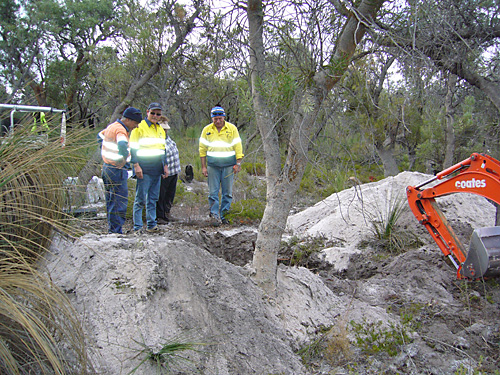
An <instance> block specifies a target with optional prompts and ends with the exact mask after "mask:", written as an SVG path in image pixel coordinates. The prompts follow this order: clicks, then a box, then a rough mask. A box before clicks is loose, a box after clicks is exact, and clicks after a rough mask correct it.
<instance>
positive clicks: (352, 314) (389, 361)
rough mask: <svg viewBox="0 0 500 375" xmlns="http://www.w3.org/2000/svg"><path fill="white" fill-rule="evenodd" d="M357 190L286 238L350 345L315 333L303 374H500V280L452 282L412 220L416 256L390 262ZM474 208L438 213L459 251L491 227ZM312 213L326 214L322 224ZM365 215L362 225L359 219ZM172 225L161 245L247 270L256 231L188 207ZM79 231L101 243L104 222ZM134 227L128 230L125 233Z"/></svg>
mask: <svg viewBox="0 0 500 375" xmlns="http://www.w3.org/2000/svg"><path fill="white" fill-rule="evenodd" d="M403 177H405V178H408V176H403ZM403 177H400V179H402V180H401V181H400V180H396V179H394V181H392V180H391V181H386V182H379V183H378V184H376V183H374V184H373V185H370V186H373V191H375V192H376V194H379V195H380V194H383V192H384V191H389V190H390V189H393V188H394V183H395V182H396V183H398V184H401V185H402V186H404V185H405V184H406V183H408V182H407V181H406V180H405V179H404V178H403ZM413 177H414V176H411V178H413ZM417 177H418V178H417ZM417 177H415V178H417V180H418V179H423V178H426V176H423V175H422V176H420V175H418V176H417ZM387 186H390V187H391V188H390V189H388V188H387ZM358 188H359V187H358ZM356 189H357V188H356V187H354V188H352V189H349V191H345V192H343V194H345V195H341V194H339V195H338V196H337V197H334V198H335V199H334V200H335V201H338V202H347V203H346V204H349V208H345V207H344V208H342V207H341V206H340V205H338V206H337V205H335V204H333V203H331V202H330V203H328V202H326V203H325V202H320V203H321V204H320V203H319V204H317V205H315V206H314V207H311V208H310V209H306V210H304V211H302V212H299V213H296V214H294V215H292V217H291V218H290V220H289V227H288V228H287V232H286V233H285V237H284V240H285V241H288V245H286V244H285V243H284V245H283V248H282V251H281V252H280V255H279V259H280V263H281V264H282V265H283V266H285V267H290V266H294V267H299V268H300V267H305V268H308V269H309V270H311V271H312V272H313V273H314V274H316V275H318V276H320V278H321V280H322V281H323V283H324V284H325V285H326V286H327V287H328V288H329V289H330V290H331V291H332V292H333V294H334V295H335V296H338V297H339V298H341V299H342V301H345V303H346V304H347V305H348V306H351V307H349V308H346V309H345V311H344V313H342V314H341V315H342V316H339V320H338V321H342V322H344V324H343V327H341V328H342V329H343V330H344V331H345V332H346V333H345V336H346V337H347V338H348V342H349V343H348V344H345V342H343V341H341V340H339V339H338V337H337V339H333V338H332V332H333V328H335V326H334V327H330V328H326V327H325V328H324V329H321V328H319V327H317V328H316V333H315V334H313V335H312V336H311V338H310V340H309V343H310V344H309V345H307V346H302V347H301V348H295V350H296V352H297V353H298V355H301V358H302V361H303V363H305V364H306V368H307V369H308V370H307V371H308V372H307V373H308V374H402V373H405V374H498V373H499V372H498V371H499V369H500V280H499V279H497V278H491V279H488V280H482V281H465V280H457V277H456V271H455V269H454V267H453V266H452V265H451V264H450V263H449V261H447V260H446V258H444V257H443V256H442V253H441V251H440V250H439V249H438V248H437V245H436V244H435V243H433V242H432V240H431V239H430V236H429V235H428V234H427V233H426V232H425V231H424V230H422V228H419V225H418V223H417V222H416V220H415V219H414V218H413V217H412V215H411V214H408V213H406V215H403V216H402V220H401V222H400V223H399V226H400V228H401V229H402V230H406V231H411V232H412V233H413V232H414V233H415V234H416V235H417V236H418V237H420V239H421V240H422V242H421V244H420V246H418V247H415V248H410V249H407V250H406V251H401V252H391V251H387V250H384V248H383V247H381V246H379V244H377V242H376V241H374V240H367V238H368V237H369V236H368V235H367V231H366V228H365V227H367V224H366V220H365V219H360V218H356V215H357V214H358V213H359V212H358V211H356V210H353V208H352V197H353V196H355V195H359V191H356ZM384 189H387V190H384ZM363 194H364V195H363V197H364V207H365V208H366V207H368V206H370V204H371V205H372V207H373V205H374V203H373V202H374V201H376V200H377V198H376V196H377V195H376V194H375V193H374V195H373V197H372V196H371V195H370V194H371V190H370V188H369V187H366V189H365V190H363ZM378 199H380V198H378ZM478 202H479V201H477V200H476V199H475V198H473V199H470V200H468V198H463V199H462V198H460V199H454V198H451V199H449V200H448V201H446V202H445V204H444V210H443V211H444V212H445V213H448V214H450V215H452V217H453V219H452V220H451V221H452V224H453V225H454V227H455V229H456V228H458V231H459V233H460V236H461V237H463V239H464V242H466V241H467V238H468V237H469V236H470V233H472V230H473V229H474V228H475V227H476V226H477V225H478V224H483V225H484V224H487V225H488V224H489V223H490V221H489V220H490V219H487V218H485V219H484V220H482V219H481V218H480V217H481V216H482V215H483V216H485V217H487V216H491V213H492V212H494V211H492V210H493V209H492V208H491V209H490V208H489V207H488V204H489V203H484V202H482V201H481V202H479V203H478ZM339 207H340V210H339ZM187 210H189V212H188V211H187ZM318 210H324V211H322V214H321V215H318ZM338 211H342V214H341V216H342V220H340V219H332V218H331V216H334V215H335V212H338ZM325 212H328V213H330V214H331V216H328V215H329V214H327V213H325ZM362 215H363V217H364V218H366V215H365V213H363V214H362ZM469 215H470V216H471V217H476V219H473V218H469ZM172 217H173V218H174V220H173V221H172V222H171V223H169V224H168V225H165V226H161V228H162V229H163V233H162V236H163V237H165V238H167V239H171V240H183V241H186V242H188V243H192V244H194V245H196V246H198V247H200V248H202V249H204V250H207V251H208V252H210V253H212V254H213V255H216V256H217V257H219V258H223V259H225V260H226V261H228V262H230V263H232V264H234V265H237V266H240V267H244V266H245V265H247V266H248V265H249V264H251V259H252V255H253V250H254V246H255V240H256V237H257V228H256V227H251V226H244V227H242V226H237V225H225V226H220V227H212V226H210V224H209V221H208V216H207V213H206V212H205V208H204V207H199V208H198V211H197V213H196V214H193V207H190V208H189V209H188V208H185V207H182V206H174V208H173V210H172ZM329 217H330V219H328V218H329ZM477 217H479V219H478V218H477ZM318 218H319V219H318ZM326 220H330V221H329V222H328V227H329V228H335V230H334V229H330V231H327V230H326V229H325V227H322V226H321V225H323V224H322V221H326ZM335 220H337V221H335ZM474 220H477V222H474ZM84 223H85V228H86V230H88V231H89V232H93V233H96V234H99V235H104V234H106V221H105V218H104V217H102V216H101V218H100V219H96V218H92V219H85V220H84ZM130 227H131V223H130V222H127V224H126V229H128V228H130ZM360 228H361V229H360ZM315 230H316V232H315ZM456 230H457V229H456ZM315 237H316V238H317V237H321V238H322V241H323V242H322V244H320V245H318V243H317V242H316V243H315V246H317V247H318V248H317V249H316V250H317V251H311V252H310V253H307V254H306V255H304V254H303V253H304V252H303V251H302V252H301V254H302V255H301V256H300V257H299V258H297V254H298V252H299V249H301V248H300V246H302V249H303V248H304V246H305V244H307V243H309V245H310V243H311V241H312V239H314V238H315ZM291 238H295V240H296V239H297V238H298V241H299V243H301V244H302V245H292V244H291V243H292V241H291ZM344 250H345V251H346V254H347V255H346V256H345V258H346V259H347V261H346V262H345V266H342V267H341V266H339V264H340V263H341V262H340V260H339V258H337V259H335V260H334V261H332V259H331V253H332V252H333V253H334V254H337V256H338V254H340V253H341V252H342V251H344ZM343 259H344V258H343ZM349 301H350V302H349ZM360 304H365V305H369V306H371V307H372V308H375V309H379V310H380V311H383V314H381V315H380V316H384V314H386V315H387V316H388V317H389V319H388V320H387V321H382V320H373V319H370V318H371V317H370V316H363V313H362V312H361V309H357V306H361V305H360ZM380 316H377V318H380ZM340 318H342V319H340ZM351 322H354V323H351ZM336 327H337V328H338V325H337V326H336ZM286 373H290V374H293V373H294V372H286Z"/></svg>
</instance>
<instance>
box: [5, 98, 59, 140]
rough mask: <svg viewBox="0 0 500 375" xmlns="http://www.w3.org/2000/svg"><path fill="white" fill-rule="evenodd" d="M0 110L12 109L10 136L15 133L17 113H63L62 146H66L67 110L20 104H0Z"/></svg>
mask: <svg viewBox="0 0 500 375" xmlns="http://www.w3.org/2000/svg"><path fill="white" fill-rule="evenodd" d="M0 109H10V110H11V111H10V127H9V136H11V135H12V133H13V132H14V114H15V113H16V112H49V113H61V116H62V119H61V138H60V140H61V145H62V146H63V147H64V146H65V145H66V109H57V108H52V107H38V106H34V105H19V104H0Z"/></svg>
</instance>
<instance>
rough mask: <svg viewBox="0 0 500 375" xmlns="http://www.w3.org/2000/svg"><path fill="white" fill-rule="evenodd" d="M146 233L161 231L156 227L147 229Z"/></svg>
mask: <svg viewBox="0 0 500 375" xmlns="http://www.w3.org/2000/svg"><path fill="white" fill-rule="evenodd" d="M146 232H148V233H160V232H161V229H160V228H159V227H158V225H155V226H154V227H153V228H148V229H146Z"/></svg>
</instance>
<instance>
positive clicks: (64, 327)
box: [0, 123, 91, 374]
mask: <svg viewBox="0 0 500 375" xmlns="http://www.w3.org/2000/svg"><path fill="white" fill-rule="evenodd" d="M50 125H52V127H53V128H56V127H57V128H58V127H59V124H58V123H55V124H49V126H50ZM86 136H87V135H86V134H85V133H84V132H80V133H77V132H76V131H74V132H73V133H72V134H71V136H70V137H68V142H67V143H66V146H65V147H64V148H63V147H62V146H61V144H60V142H59V139H58V137H55V136H54V137H51V135H50V134H49V135H48V137H46V138H47V140H48V142H44V143H39V142H34V141H31V139H32V138H33V135H32V134H30V133H29V131H28V130H27V128H24V129H23V127H21V128H19V129H17V130H16V131H15V132H14V134H13V135H11V136H8V137H6V138H4V139H2V140H1V142H0V372H1V373H2V374H32V373H36V374H65V373H80V374H85V373H88V372H89V370H90V369H91V365H90V363H89V361H88V358H87V354H86V351H85V343H84V341H85V338H84V335H83V331H82V328H81V325H80V323H79V322H78V321H77V319H76V316H77V314H76V312H75V311H74V309H73V308H72V306H71V304H70V302H69V301H68V299H67V298H66V297H65V296H64V294H63V293H62V292H61V291H59V290H58V289H57V288H56V287H55V286H54V285H52V284H51V283H50V280H48V279H47V278H45V277H43V276H42V275H41V274H40V273H39V272H38V271H37V269H36V261H37V260H38V259H39V258H40V257H41V256H43V254H44V253H45V252H46V251H47V249H48V247H49V245H50V241H51V237H52V235H53V233H54V231H58V232H60V233H62V234H66V235H75V230H74V229H73V226H72V225H71V218H70V217H69V216H68V215H65V214H64V212H63V207H64V202H65V199H66V194H67V190H66V189H65V188H64V180H65V179H66V177H68V176H71V175H74V174H75V173H76V171H77V170H78V169H79V166H80V165H81V164H82V163H84V161H83V160H82V158H81V156H82V155H85V153H86V150H85V148H86V147H88V146H89V144H88V143H87V142H85V138H86ZM62 348H64V349H62Z"/></svg>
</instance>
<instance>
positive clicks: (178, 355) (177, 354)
mask: <svg viewBox="0 0 500 375" xmlns="http://www.w3.org/2000/svg"><path fill="white" fill-rule="evenodd" d="M135 342H136V343H137V344H139V345H140V349H136V351H137V354H136V355H135V356H134V359H135V358H138V359H139V360H140V362H139V364H138V365H137V366H136V367H135V368H134V369H132V371H130V372H129V373H128V375H132V374H135V372H136V371H137V370H138V369H139V368H140V367H143V366H145V365H146V364H149V365H152V366H153V367H154V369H155V372H156V373H157V374H174V373H191V374H192V373H198V372H199V371H198V370H197V369H196V365H195V363H194V362H193V361H192V360H191V359H190V355H191V354H193V353H195V352H199V351H200V348H201V347H203V346H206V345H208V344H205V343H202V342H199V341H198V340H197V339H195V338H194V337H192V336H191V333H184V334H182V335H177V336H173V337H170V338H166V339H164V340H163V342H162V343H161V344H159V345H156V346H154V347H153V346H150V345H147V344H145V343H144V342H138V341H135Z"/></svg>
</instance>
